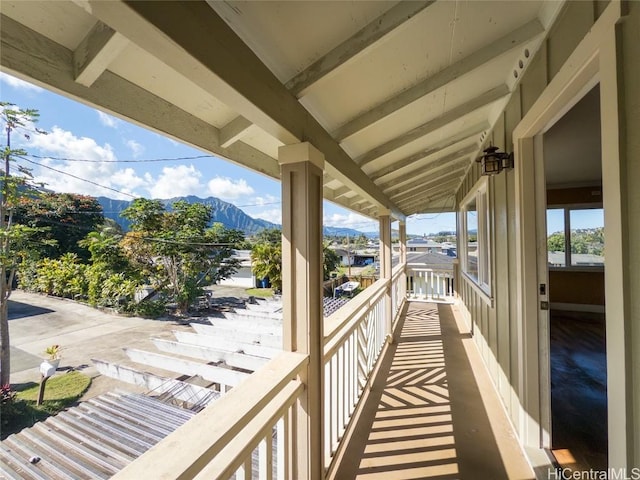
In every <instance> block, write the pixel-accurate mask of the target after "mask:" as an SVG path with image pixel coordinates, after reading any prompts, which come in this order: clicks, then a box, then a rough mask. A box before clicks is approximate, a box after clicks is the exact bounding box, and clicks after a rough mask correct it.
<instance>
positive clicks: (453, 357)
mask: <svg viewBox="0 0 640 480" xmlns="http://www.w3.org/2000/svg"><path fill="white" fill-rule="evenodd" d="M453 308H454V307H452V306H450V305H443V304H440V305H435V304H426V303H417V302H413V303H409V307H408V311H407V313H406V316H405V317H404V319H403V320H401V322H403V324H401V325H400V326H399V327H400V329H401V333H400V335H399V339H398V341H397V342H396V343H395V344H394V345H392V347H391V349H390V351H389V355H388V356H387V358H385V359H383V364H382V366H381V368H380V374H379V375H378V376H377V378H376V381H375V382H374V384H373V386H372V389H371V393H370V396H369V398H368V400H367V403H366V405H365V410H364V412H363V414H362V416H361V417H360V420H359V424H358V425H357V427H356V430H355V433H354V435H353V436H352V439H351V442H350V444H349V446H348V447H347V452H346V453H345V454H344V456H343V461H342V463H341V465H340V467H339V470H338V472H337V475H336V477H335V478H338V479H340V480H349V479H367V480H370V479H371V480H373V479H381V480H393V479H416V478H420V479H429V478H438V479H454V478H455V479H473V480H483V479H486V480H500V479H512V480H525V479H532V478H535V477H534V473H533V470H532V469H531V468H530V466H529V464H528V462H527V460H526V459H525V457H524V453H523V452H522V450H521V448H520V446H519V445H518V443H517V441H516V440H515V435H514V433H513V431H512V429H511V426H510V424H509V422H508V420H507V417H506V413H505V411H504V410H503V408H502V405H501V404H500V400H499V398H498V396H497V394H496V392H495V390H494V388H493V386H492V385H491V383H490V380H489V378H488V375H487V374H486V371H485V370H484V367H483V365H482V361H481V358H480V355H479V353H478V351H477V349H476V347H475V344H474V343H473V340H472V339H471V338H470V335H469V334H468V333H467V332H466V329H465V328H464V327H463V326H462V325H461V322H460V323H458V322H457V319H456V316H455V315H454V313H453Z"/></svg>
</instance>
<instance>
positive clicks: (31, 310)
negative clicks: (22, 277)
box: [9, 287, 246, 400]
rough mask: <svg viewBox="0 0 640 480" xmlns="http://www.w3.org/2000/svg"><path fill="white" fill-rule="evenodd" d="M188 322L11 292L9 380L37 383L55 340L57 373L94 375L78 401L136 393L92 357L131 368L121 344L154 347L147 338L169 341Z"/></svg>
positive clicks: (234, 291)
mask: <svg viewBox="0 0 640 480" xmlns="http://www.w3.org/2000/svg"><path fill="white" fill-rule="evenodd" d="M214 294H215V296H218V297H235V296H238V295H240V296H242V295H243V294H244V289H238V288H233V287H215V289H214ZM244 296H246V295H244ZM187 320H188V319H185V320H184V321H182V320H180V321H176V320H166V319H165V320H150V319H143V318H139V317H126V316H122V315H118V314H113V313H108V312H104V311H101V310H98V309H95V308H91V307H89V306H87V305H83V304H80V303H77V302H73V301H69V300H64V299H60V298H55V297H47V296H44V295H38V294H33V293H27V292H23V291H20V290H17V291H14V292H13V293H12V294H11V298H10V304H9V338H10V341H11V383H12V384H13V385H14V386H15V385H18V384H25V383H31V382H39V381H40V374H39V371H38V367H39V365H40V363H41V362H42V359H43V357H45V356H46V355H45V354H44V350H45V349H46V348H47V347H48V346H50V345H53V344H58V345H60V346H61V347H62V360H61V362H60V366H59V368H58V374H62V373H64V371H66V370H69V369H76V370H80V371H82V372H83V373H85V374H88V375H89V376H91V377H92V378H93V381H92V385H91V387H90V389H89V390H88V392H87V393H86V394H85V396H84V397H83V398H82V400H86V399H88V398H92V397H95V396H97V395H101V394H102V393H105V392H107V391H112V390H115V389H122V390H127V391H131V392H140V391H141V390H140V388H139V387H136V386H134V385H129V384H125V383H123V382H119V381H117V380H113V379H110V378H108V377H104V376H101V375H99V374H98V372H97V370H96V369H95V367H94V366H93V363H92V362H91V359H92V358H98V359H102V360H108V361H111V362H115V363H119V364H122V365H129V366H134V365H135V364H134V363H132V362H131V360H129V358H128V357H127V356H126V355H125V353H124V352H123V350H122V349H123V348H124V347H129V348H137V349H141V350H149V351H156V348H155V346H154V345H153V343H152V342H151V338H152V337H156V338H167V339H171V338H173V334H172V331H173V330H185V331H191V328H190V327H189V326H188V325H187ZM138 367H139V366H138ZM145 370H147V371H150V372H152V373H156V374H159V375H166V376H170V377H172V378H173V377H175V374H174V373H172V372H165V371H162V370H160V369H154V368H151V367H145Z"/></svg>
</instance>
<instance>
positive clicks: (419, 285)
mask: <svg viewBox="0 0 640 480" xmlns="http://www.w3.org/2000/svg"><path fill="white" fill-rule="evenodd" d="M453 261H454V258H453V257H449V256H447V255H443V254H441V253H430V252H426V253H421V252H408V253H407V292H408V294H409V296H410V298H415V299H422V300H428V299H444V298H445V297H450V296H451V294H452V293H453Z"/></svg>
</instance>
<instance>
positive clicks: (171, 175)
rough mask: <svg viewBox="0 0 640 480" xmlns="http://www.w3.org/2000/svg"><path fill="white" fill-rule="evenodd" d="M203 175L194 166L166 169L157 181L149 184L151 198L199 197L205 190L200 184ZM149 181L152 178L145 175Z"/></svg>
mask: <svg viewBox="0 0 640 480" xmlns="http://www.w3.org/2000/svg"><path fill="white" fill-rule="evenodd" d="M200 177H202V174H201V173H200V171H199V170H197V169H196V168H195V167H194V166H193V165H189V166H187V165H178V166H177V167H164V168H163V169H162V173H161V174H160V175H159V176H158V178H157V179H156V180H155V181H152V182H149V183H150V184H151V185H150V187H149V188H148V190H149V193H150V194H151V198H173V197H180V196H183V195H197V193H198V192H201V191H203V190H204V186H203V185H202V184H201V183H200ZM145 178H146V179H147V180H149V179H151V180H152V177H151V175H149V174H146V175H145Z"/></svg>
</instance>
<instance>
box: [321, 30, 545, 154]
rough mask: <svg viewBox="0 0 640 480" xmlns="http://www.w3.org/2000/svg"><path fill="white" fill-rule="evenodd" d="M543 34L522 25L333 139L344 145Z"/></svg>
mask: <svg viewBox="0 0 640 480" xmlns="http://www.w3.org/2000/svg"><path fill="white" fill-rule="evenodd" d="M542 33H544V27H543V26H542V24H541V23H540V21H538V20H537V19H536V20H532V21H531V22H529V23H526V24H524V25H522V26H521V27H519V28H517V29H516V30H514V31H512V32H509V33H508V34H507V35H505V36H503V37H501V38H499V39H498V40H496V41H495V42H493V43H491V44H489V45H487V46H485V47H483V48H480V49H479V50H476V51H475V52H473V53H471V54H470V55H468V56H466V57H464V58H463V59H462V60H459V61H458V62H456V63H454V64H453V65H451V66H449V67H447V68H445V69H443V70H440V71H439V72H438V73H436V74H435V75H432V76H431V77H429V78H427V79H425V80H423V81H422V82H420V83H418V84H417V85H415V86H413V87H411V88H409V89H407V90H405V91H403V92H402V93H400V94H399V95H397V96H395V97H393V98H390V99H389V100H386V101H385V102H383V103H381V104H379V105H377V106H376V107H374V108H372V109H371V110H369V111H367V112H365V113H363V114H361V115H360V116H358V117H356V118H354V119H353V120H351V121H349V122H347V123H346V124H344V125H343V126H342V127H340V128H338V129H337V130H336V131H335V132H333V138H335V139H336V140H338V141H339V142H342V141H343V140H345V139H346V138H348V137H350V136H351V135H354V134H356V133H358V132H360V131H362V130H364V129H365V128H367V127H370V126H371V125H373V124H374V123H376V122H379V121H380V120H382V119H383V118H385V117H388V116H389V115H391V114H392V113H393V112H396V111H398V110H400V109H401V108H403V107H406V106H407V105H409V104H410V103H413V102H415V101H416V100H418V99H420V98H422V97H425V96H427V95H429V94H430V93H431V92H433V91H435V90H437V89H439V88H441V87H443V86H445V85H446V84H447V83H449V82H452V81H453V80H455V79H457V78H459V77H461V76H463V75H466V74H468V73H471V72H473V71H474V70H476V69H477V68H479V67H481V66H483V65H484V64H486V63H487V62H490V61H491V60H493V59H494V58H497V57H499V56H500V55H502V54H504V53H506V52H508V51H510V50H512V49H514V48H516V47H518V46H520V45H522V44H523V43H525V42H528V41H530V40H532V39H533V38H535V37H536V36H537V35H540V34H542Z"/></svg>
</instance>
